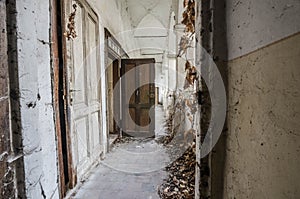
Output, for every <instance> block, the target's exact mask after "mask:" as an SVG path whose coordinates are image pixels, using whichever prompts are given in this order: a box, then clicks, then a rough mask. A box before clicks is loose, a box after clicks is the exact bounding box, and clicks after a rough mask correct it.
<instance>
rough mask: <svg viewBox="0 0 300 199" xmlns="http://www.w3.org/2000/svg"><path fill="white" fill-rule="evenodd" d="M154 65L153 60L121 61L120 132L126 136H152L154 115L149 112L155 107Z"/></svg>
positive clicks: (152, 112)
mask: <svg viewBox="0 0 300 199" xmlns="http://www.w3.org/2000/svg"><path fill="white" fill-rule="evenodd" d="M154 63H155V60H154V59H123V60H122V67H121V72H122V130H123V132H124V133H125V134H127V135H130V136H137V137H152V136H154V128H155V121H154V118H155V113H154V110H152V111H150V110H151V108H154V105H155V85H154V75H155V69H154ZM129 74H130V75H129ZM145 82H147V84H145ZM128 113H129V114H128ZM151 118H153V120H152V121H151ZM130 119H132V120H133V122H134V123H132V122H131V121H130ZM145 127H146V128H145Z"/></svg>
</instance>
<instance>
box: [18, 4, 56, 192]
mask: <svg viewBox="0 0 300 199" xmlns="http://www.w3.org/2000/svg"><path fill="white" fill-rule="evenodd" d="M16 10H17V46H18V47H17V49H18V50H17V51H18V58H17V59H18V60H17V62H18V73H19V85H20V88H19V89H20V93H19V95H20V96H19V97H20V105H21V110H20V111H21V126H22V130H21V131H22V132H21V133H22V138H23V146H24V148H23V156H24V170H25V186H26V188H25V189H26V196H27V198H58V197H59V196H58V193H59V188H58V167H57V151H56V138H55V127H54V119H53V103H52V88H51V59H50V58H51V55H50V36H49V32H50V31H49V30H50V5H49V1H28V0H18V1H16Z"/></svg>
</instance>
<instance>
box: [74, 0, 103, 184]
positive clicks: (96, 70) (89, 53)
mask: <svg viewBox="0 0 300 199" xmlns="http://www.w3.org/2000/svg"><path fill="white" fill-rule="evenodd" d="M74 4H76V5H77V8H76V9H77V10H76V15H75V31H76V34H77V37H76V38H73V39H72V41H71V45H70V48H71V52H70V61H71V63H70V64H69V77H70V83H69V88H70V91H69V95H70V104H69V105H70V112H71V127H70V130H71V135H72V136H71V137H72V140H71V141H72V152H73V153H72V155H73V164H74V168H75V170H76V173H77V177H78V178H79V179H80V178H81V177H82V176H83V175H84V174H85V173H86V171H87V170H88V169H89V167H90V166H91V165H92V164H93V163H95V162H96V161H99V160H100V154H101V152H102V151H103V144H102V136H101V132H102V130H101V126H102V125H101V101H100V99H101V89H100V62H99V46H98V43H99V30H98V19H97V16H96V14H95V13H94V12H93V11H92V8H90V7H89V6H88V5H87V4H85V2H83V1H73V2H72V5H74Z"/></svg>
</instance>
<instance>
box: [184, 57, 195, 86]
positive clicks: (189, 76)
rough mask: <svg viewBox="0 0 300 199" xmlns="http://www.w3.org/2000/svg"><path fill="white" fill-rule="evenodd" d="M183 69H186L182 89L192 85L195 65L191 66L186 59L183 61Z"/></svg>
mask: <svg viewBox="0 0 300 199" xmlns="http://www.w3.org/2000/svg"><path fill="white" fill-rule="evenodd" d="M185 71H186V77H185V83H184V86H183V88H184V89H186V88H188V87H189V86H192V85H194V82H195V80H196V79H197V69H196V67H195V66H192V65H191V64H190V62H189V61H186V63H185Z"/></svg>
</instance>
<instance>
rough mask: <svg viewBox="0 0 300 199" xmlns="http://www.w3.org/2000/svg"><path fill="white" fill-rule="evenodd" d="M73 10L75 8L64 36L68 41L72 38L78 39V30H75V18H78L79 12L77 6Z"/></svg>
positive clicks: (74, 5)
mask: <svg viewBox="0 0 300 199" xmlns="http://www.w3.org/2000/svg"><path fill="white" fill-rule="evenodd" d="M73 8H74V11H73V12H72V13H71V14H70V16H69V22H68V25H67V30H66V32H65V33H64V36H65V37H66V38H67V39H68V40H70V39H72V38H73V39H75V38H76V37H77V33H76V30H75V16H76V11H77V5H76V4H73Z"/></svg>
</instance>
